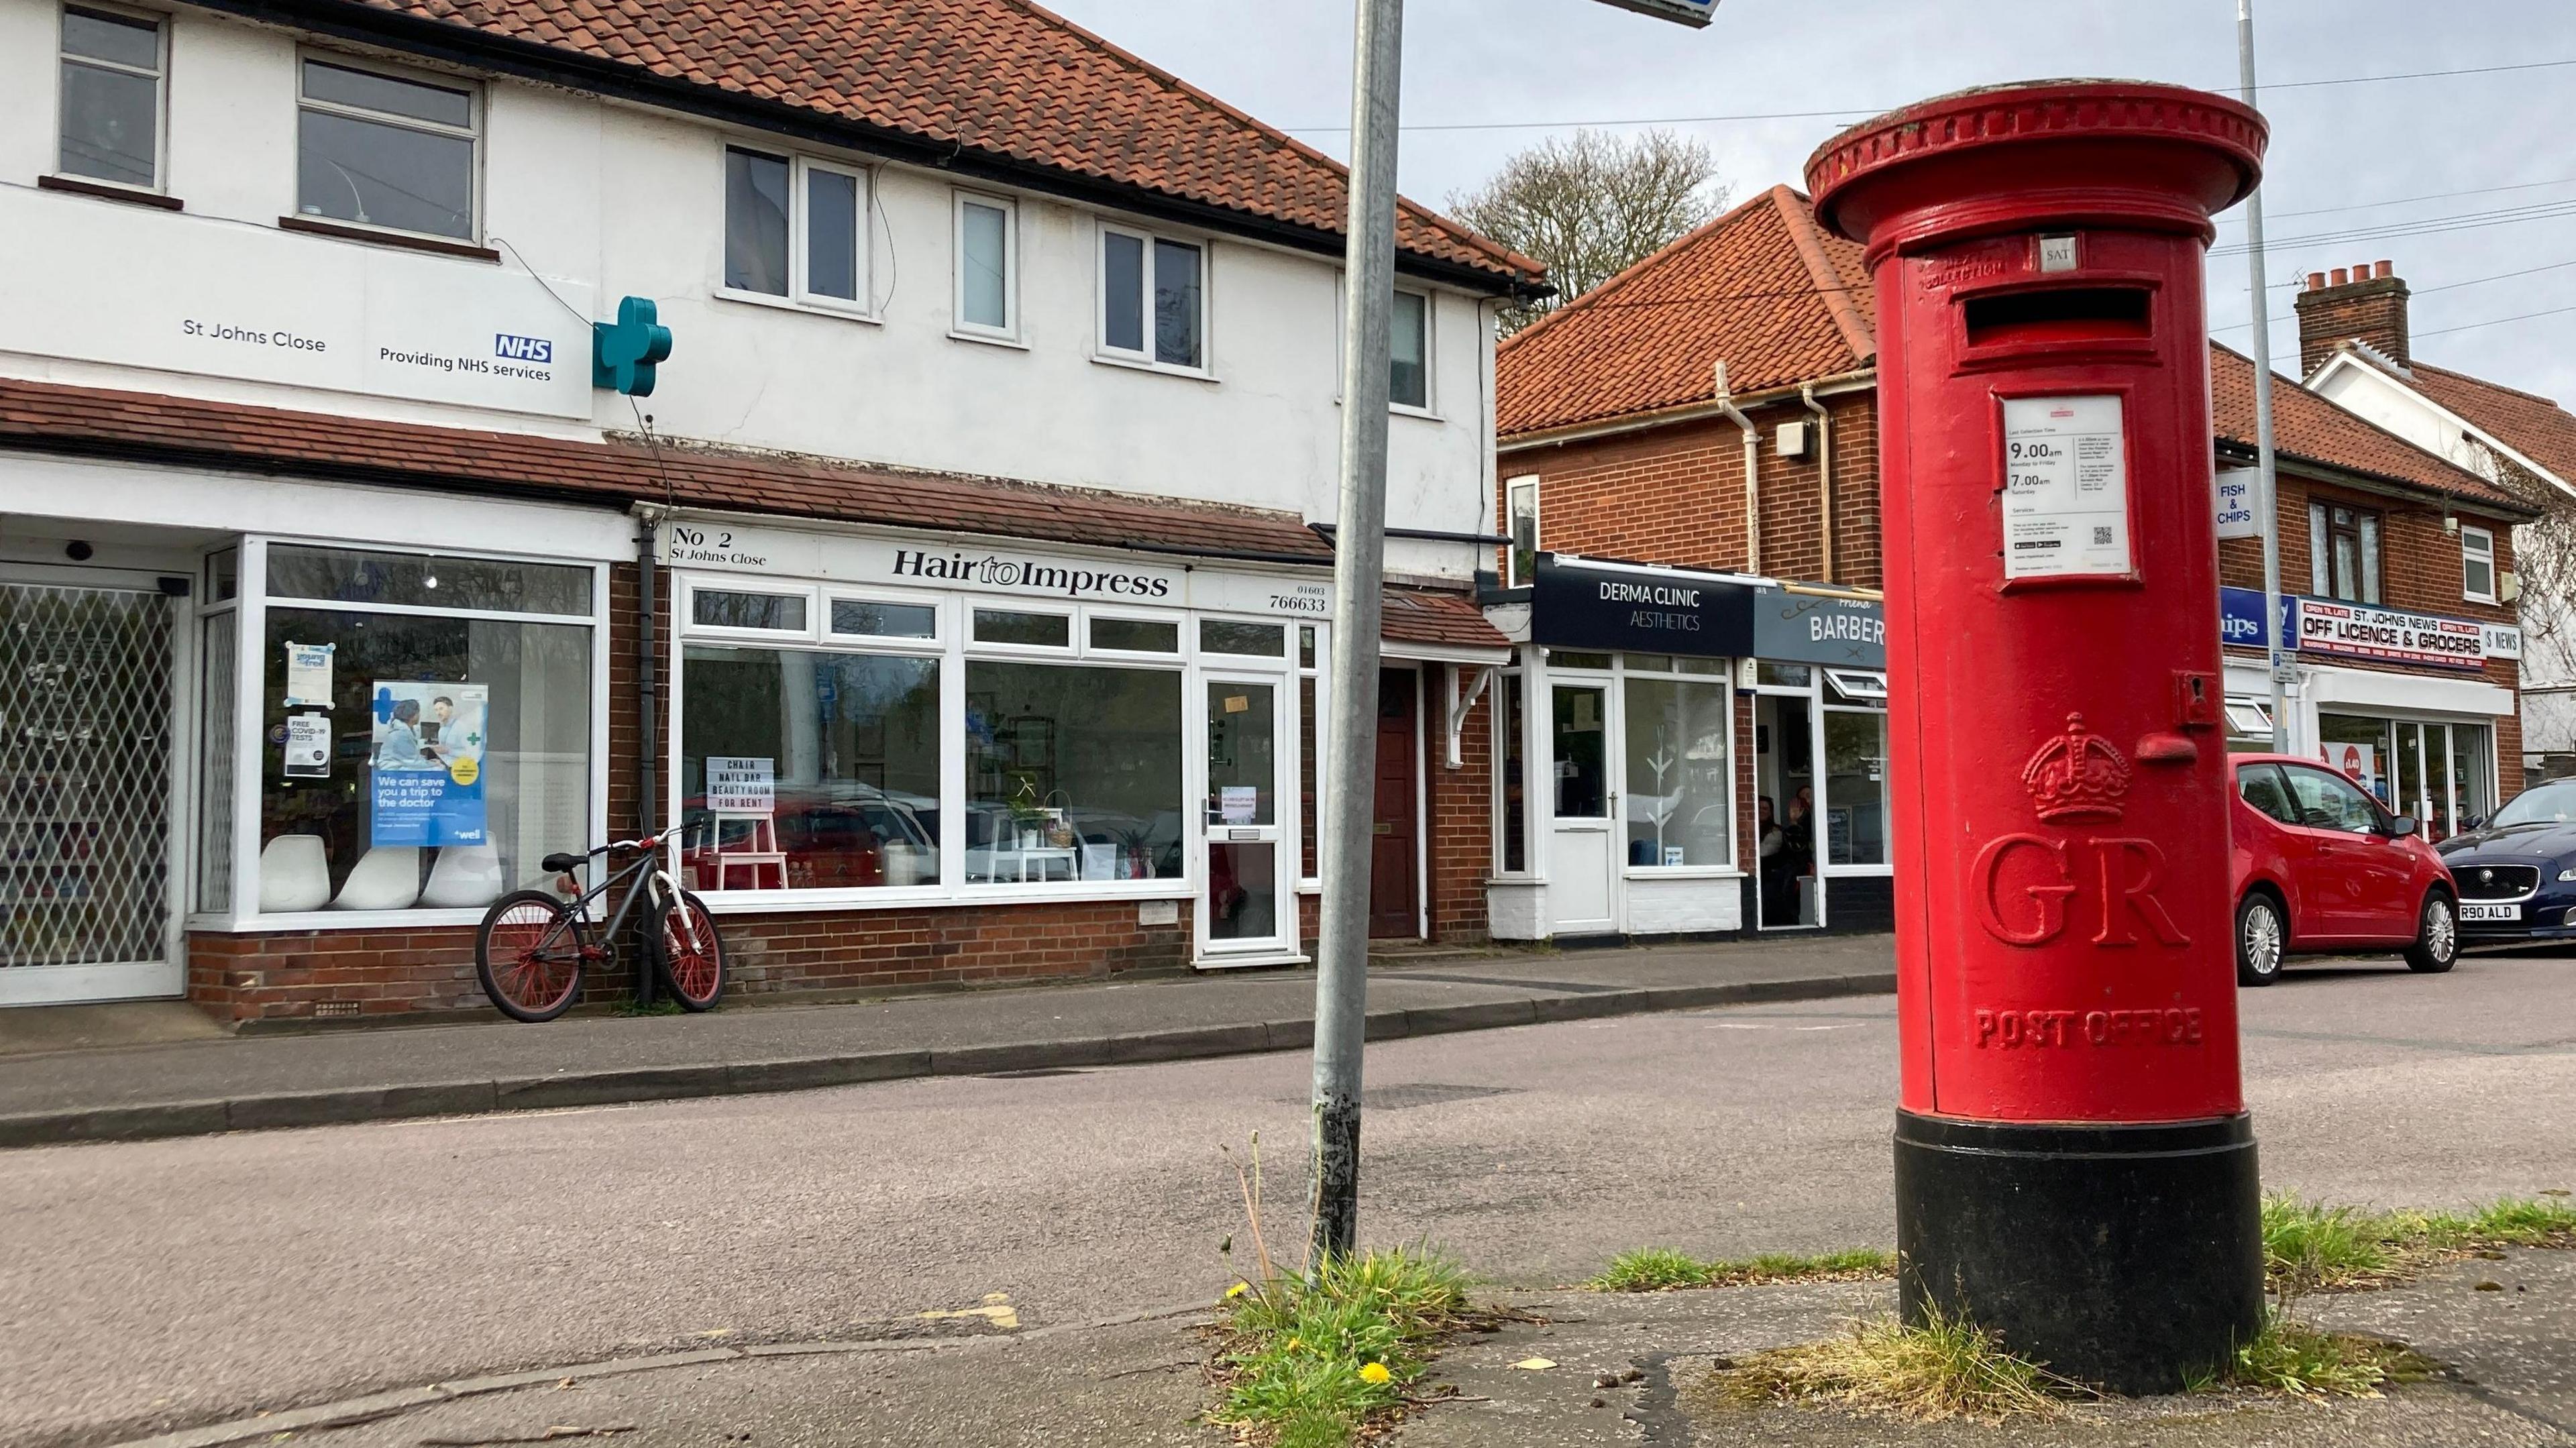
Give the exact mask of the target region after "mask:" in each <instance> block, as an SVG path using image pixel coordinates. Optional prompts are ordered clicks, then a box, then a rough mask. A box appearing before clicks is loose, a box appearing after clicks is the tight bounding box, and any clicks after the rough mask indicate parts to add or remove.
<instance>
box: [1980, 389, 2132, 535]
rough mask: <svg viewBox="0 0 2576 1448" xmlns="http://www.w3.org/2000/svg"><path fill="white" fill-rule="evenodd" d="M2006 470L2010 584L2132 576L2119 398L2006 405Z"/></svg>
mask: <svg viewBox="0 0 2576 1448" xmlns="http://www.w3.org/2000/svg"><path fill="white" fill-rule="evenodd" d="M2003 468H2004V519H2003V522H2004V577H2005V578H2006V579H2015V578H2061V577H2066V576H2069V575H2077V576H2083V575H2096V574H2114V575H2116V574H2125V573H2129V572H2131V571H2133V564H2132V562H2131V560H2130V556H2129V463H2128V449H2127V447H2126V439H2125V438H2124V437H2123V435H2122V428H2121V418H2120V399H2119V398H2117V397H2009V398H2006V399H2004V456H2003Z"/></svg>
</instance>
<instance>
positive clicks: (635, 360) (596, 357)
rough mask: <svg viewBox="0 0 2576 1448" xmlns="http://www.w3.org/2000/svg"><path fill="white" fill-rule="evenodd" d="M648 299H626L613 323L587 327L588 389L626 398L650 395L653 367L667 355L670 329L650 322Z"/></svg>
mask: <svg viewBox="0 0 2576 1448" xmlns="http://www.w3.org/2000/svg"><path fill="white" fill-rule="evenodd" d="M655 315H656V312H655V308H654V306H653V301H652V299H651V298H650V297H626V298H623V299H622V300H620V301H619V302H618V304H617V320H616V321H614V322H593V323H591V324H590V335H591V352H590V385H591V386H593V387H609V388H614V389H616V390H617V391H619V392H623V393H625V394H626V395H627V396H629V397H650V396H652V395H653V366H654V364H655V363H657V362H660V361H662V360H663V359H664V358H666V357H669V356H670V355H671V329H670V328H668V327H665V326H662V325H661V324H660V323H658V322H656V321H654V317H655Z"/></svg>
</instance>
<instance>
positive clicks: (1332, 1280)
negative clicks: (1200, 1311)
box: [1218, 1247, 1467, 1448]
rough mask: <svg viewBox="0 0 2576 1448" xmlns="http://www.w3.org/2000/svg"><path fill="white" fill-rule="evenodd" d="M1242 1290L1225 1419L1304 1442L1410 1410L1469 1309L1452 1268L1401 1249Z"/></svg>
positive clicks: (1332, 1437)
mask: <svg viewBox="0 0 2576 1448" xmlns="http://www.w3.org/2000/svg"><path fill="white" fill-rule="evenodd" d="M1239 1286H1240V1288H1241V1290H1240V1292H1238V1293H1236V1294H1235V1295H1234V1297H1233V1300H1232V1301H1231V1303H1230V1304H1229V1306H1228V1310H1227V1317H1226V1321H1225V1324H1224V1330H1225V1335H1226V1338H1227V1343H1226V1348H1225V1352H1224V1354H1223V1357H1222V1360H1221V1361H1222V1366H1223V1368H1224V1371H1225V1376H1226V1377H1227V1379H1228V1381H1227V1382H1226V1384H1225V1400H1224V1403H1223V1405H1222V1406H1221V1407H1220V1409H1219V1410H1218V1416H1219V1417H1220V1418H1221V1419H1222V1420H1223V1421H1226V1422H1229V1423H1235V1424H1241V1425H1270V1426H1273V1427H1275V1428H1276V1429H1277V1430H1278V1432H1279V1442H1280V1443H1281V1444H1283V1445H1300V1448H1302V1445H1304V1444H1308V1443H1313V1444H1334V1445H1339V1444H1342V1443H1347V1442H1349V1441H1350V1439H1351V1437H1352V1436H1353V1435H1354V1434H1355V1433H1356V1432H1357V1431H1358V1430H1359V1428H1360V1426H1361V1425H1362V1424H1364V1423H1366V1422H1367V1421H1368V1420H1369V1419H1371V1418H1373V1417H1377V1416H1380V1415H1382V1414H1386V1413H1391V1412H1395V1411H1398V1410H1400V1409H1402V1408H1404V1407H1405V1406H1407V1405H1408V1403H1409V1401H1410V1399H1409V1396H1408V1391H1407V1390H1408V1389H1409V1388H1410V1387H1411V1386H1412V1385H1413V1384H1414V1383H1415V1382H1416V1381H1418V1380H1419V1379H1420V1378H1421V1376H1422V1374H1423V1371H1424V1370H1425V1369H1426V1368H1427V1367H1429V1365H1430V1359H1431V1355H1432V1351H1433V1349H1434V1347H1435V1345H1436V1344H1437V1342H1438V1340H1439V1338H1440V1336H1441V1335H1442V1334H1443V1333H1445V1332H1447V1331H1448V1330H1449V1329H1450V1328H1452V1327H1454V1326H1457V1325H1459V1324H1460V1322H1461V1320H1462V1319H1463V1317H1464V1316H1465V1313H1466V1310H1467V1278H1466V1275H1465V1274H1464V1273H1463V1272H1461V1271H1460V1270H1459V1269H1458V1268H1457V1266H1456V1265H1455V1264H1453V1263H1451V1262H1448V1261H1447V1260H1445V1259H1443V1258H1441V1257H1440V1256H1438V1255H1436V1254H1433V1253H1428V1252H1422V1251H1415V1250H1409V1249H1406V1248H1400V1247H1399V1248H1394V1249H1392V1250H1385V1251H1375V1252H1366V1253H1361V1254H1357V1255H1354V1256H1349V1257H1331V1258H1326V1259H1325V1260H1324V1261H1323V1262H1322V1263H1320V1264H1319V1265H1318V1266H1317V1267H1316V1268H1315V1270H1314V1271H1313V1272H1312V1273H1311V1274H1310V1275H1308V1276H1306V1277H1282V1278H1275V1279H1273V1280H1271V1281H1269V1282H1266V1283H1261V1284H1250V1283H1245V1284H1239Z"/></svg>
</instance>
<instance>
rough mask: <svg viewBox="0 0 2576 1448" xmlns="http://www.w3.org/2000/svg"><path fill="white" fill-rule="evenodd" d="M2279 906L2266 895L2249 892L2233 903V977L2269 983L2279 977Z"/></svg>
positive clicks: (2251, 982)
mask: <svg viewBox="0 0 2576 1448" xmlns="http://www.w3.org/2000/svg"><path fill="white" fill-rule="evenodd" d="M2282 945H2283V932H2282V929H2281V910H2280V907H2279V906H2277V905H2274V904H2273V903H2272V897H2271V896H2269V895H2248V896H2246V897H2245V902H2244V903H2243V904H2241V905H2239V906H2237V907H2236V981H2237V984H2239V985H2270V984H2271V983H2272V982H2274V981H2276V980H2278V979H2280V978H2281V951H2282Z"/></svg>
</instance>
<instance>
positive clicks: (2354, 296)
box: [2292, 261, 2408, 377]
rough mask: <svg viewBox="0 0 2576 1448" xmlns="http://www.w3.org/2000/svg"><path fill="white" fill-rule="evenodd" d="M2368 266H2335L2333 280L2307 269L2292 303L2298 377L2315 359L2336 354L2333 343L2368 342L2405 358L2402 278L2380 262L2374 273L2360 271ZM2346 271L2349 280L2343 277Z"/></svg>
mask: <svg viewBox="0 0 2576 1448" xmlns="http://www.w3.org/2000/svg"><path fill="white" fill-rule="evenodd" d="M2370 270H2371V269H2370V268H2367V267H2355V268H2353V269H2352V271H2351V273H2346V272H2344V271H2341V270H2338V271H2336V272H2335V273H2334V276H2335V278H2337V280H2336V281H2334V282H2331V283H2326V278H2325V277H2324V276H2321V275H2318V274H2315V273H2311V274H2310V276H2309V278H2308V285H2307V286H2305V287H2303V288H2302V289H2301V290H2300V292H2299V294H2298V296H2297V297H2296V298H2295V299H2294V300H2293V304H2292V305H2293V309H2294V310H2295V311H2297V313H2298V314H2299V375H2300V376H2302V377H2304V376H2306V375H2307V374H2308V373H2310V372H2313V371H2315V370H2316V367H2317V364H2318V363H2320V362H2323V361H2324V360H2326V358H2328V357H2330V356H2332V355H2333V354H2334V350H2335V348H2337V347H2339V346H2342V345H2343V344H2344V343H2346V342H2350V341H2360V342H2365V343H2368V344H2369V345H2370V346H2371V347H2372V348H2373V349H2374V350H2376V351H2378V352H2379V353H2381V354H2382V355H2383V356H2386V357H2388V358H2390V359H2391V360H2393V361H2395V362H2397V363H2398V364H2399V365H2401V366H2402V365H2404V364H2405V362H2406V361H2407V343H2408V339H2407V335H2406V301H2407V292H2406V283H2405V281H2404V279H2403V278H2400V277H2395V276H2391V275H2389V274H2388V263H2386V262H2384V261H2383V262H2380V263H2379V264H2378V267H2377V272H2376V274H2375V275H2369V276H2363V275H2359V274H2360V273H2363V272H2367V271H2370ZM2347 276H2349V277H2350V279H2349V280H2344V278H2346V277H2347ZM2319 283H2326V284H2324V285H2319Z"/></svg>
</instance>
